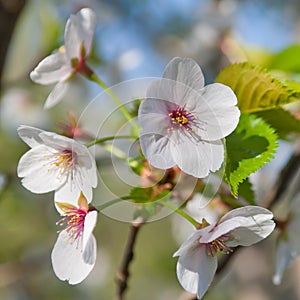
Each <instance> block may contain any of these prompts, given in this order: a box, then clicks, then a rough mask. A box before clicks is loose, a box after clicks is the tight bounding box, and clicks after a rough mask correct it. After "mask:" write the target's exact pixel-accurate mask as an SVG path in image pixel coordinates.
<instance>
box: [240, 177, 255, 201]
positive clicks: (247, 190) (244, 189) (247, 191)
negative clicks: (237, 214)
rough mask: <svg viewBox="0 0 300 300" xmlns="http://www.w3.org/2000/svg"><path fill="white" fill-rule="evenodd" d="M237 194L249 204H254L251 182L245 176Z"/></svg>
mask: <svg viewBox="0 0 300 300" xmlns="http://www.w3.org/2000/svg"><path fill="white" fill-rule="evenodd" d="M239 195H240V196H242V197H243V198H244V199H245V201H246V202H247V203H248V204H250V205H256V202H255V194H254V191H253V189H252V183H251V182H250V181H249V179H248V178H246V179H245V180H244V181H243V182H242V183H241V184H240V186H239Z"/></svg>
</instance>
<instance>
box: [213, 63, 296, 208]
mask: <svg viewBox="0 0 300 300" xmlns="http://www.w3.org/2000/svg"><path fill="white" fill-rule="evenodd" d="M217 82H220V83H223V84H226V85H228V86H230V87H231V88H232V89H233V91H234V92H235V94H236V95H237V98H238V106H239V108H240V110H241V113H242V114H241V118H240V122H239V124H238V126H237V128H236V129H235V131H234V132H233V133H232V134H231V135H230V136H228V137H227V138H226V148H227V158H226V166H225V181H226V182H227V183H228V185H229V188H230V191H231V193H232V194H233V195H234V196H235V197H237V196H238V195H239V194H242V196H243V197H244V198H245V199H246V200H247V201H248V202H249V203H251V204H254V203H255V202H254V196H253V192H252V191H251V185H250V184H249V182H247V181H246V179H247V178H248V176H249V175H250V174H252V173H254V172H256V171H257V170H258V169H260V168H261V167H262V166H263V165H264V164H265V163H267V162H269V161H270V160H271V159H272V158H273V155H274V153H275V151H276V148H277V144H278V139H279V138H281V139H285V138H286V137H287V136H288V135H289V134H291V133H293V132H296V133H297V132H300V121H299V119H297V118H296V117H295V116H293V115H292V114H291V113H290V112H289V111H288V110H286V109H284V108H283V106H284V105H286V104H289V103H291V102H294V101H296V100H299V99H300V90H299V89H298V87H297V85H295V84H292V83H291V82H288V81H282V80H279V79H276V78H275V77H274V76H273V75H272V74H271V73H270V72H268V71H267V70H266V69H263V68H261V67H258V66H256V65H252V64H250V63H248V62H245V63H237V64H233V65H230V66H229V67H227V68H226V69H224V70H223V71H221V72H220V74H219V76H218V77H217ZM241 183H244V184H242V185H241Z"/></svg>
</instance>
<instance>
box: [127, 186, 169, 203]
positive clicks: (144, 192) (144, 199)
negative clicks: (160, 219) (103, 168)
mask: <svg viewBox="0 0 300 300" xmlns="http://www.w3.org/2000/svg"><path fill="white" fill-rule="evenodd" d="M129 195H130V197H131V199H132V201H133V202H134V203H151V202H155V201H157V200H161V199H163V198H164V200H165V201H166V200H168V198H169V197H170V191H169V190H164V191H162V192H161V193H159V194H156V193H155V191H154V189H153V187H149V188H141V187H134V188H133V189H131V191H130V194H129Z"/></svg>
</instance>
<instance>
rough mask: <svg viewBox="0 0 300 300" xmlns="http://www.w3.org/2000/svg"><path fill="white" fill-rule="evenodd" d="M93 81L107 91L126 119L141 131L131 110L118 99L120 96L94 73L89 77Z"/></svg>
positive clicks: (137, 130)
mask: <svg viewBox="0 0 300 300" xmlns="http://www.w3.org/2000/svg"><path fill="white" fill-rule="evenodd" d="M89 78H90V79H91V80H92V81H94V82H96V83H97V84H98V85H99V86H100V87H102V88H103V89H104V90H105V92H106V93H107V94H108V95H109V96H110V97H111V98H112V99H113V100H114V102H115V103H116V104H117V105H118V107H119V108H120V109H121V111H122V113H123V115H124V116H125V117H126V119H127V120H128V121H129V122H130V124H131V125H132V127H134V129H135V131H136V132H139V127H138V125H137V124H136V122H135V121H134V119H133V118H132V116H131V114H130V113H129V111H128V110H127V109H126V108H125V106H124V105H123V104H122V103H121V101H120V100H119V99H118V97H117V96H116V95H115V94H114V93H113V92H112V90H111V89H110V88H109V87H108V86H107V85H106V84H105V83H104V82H103V81H102V80H101V79H100V78H99V77H98V76H97V75H96V74H95V73H93V74H92V75H91V76H90V77H89Z"/></svg>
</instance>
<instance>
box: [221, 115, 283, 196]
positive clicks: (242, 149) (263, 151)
mask: <svg viewBox="0 0 300 300" xmlns="http://www.w3.org/2000/svg"><path fill="white" fill-rule="evenodd" d="M276 148H277V135H276V133H275V132H274V129H273V128H271V127H270V126H269V125H268V124H267V123H265V122H264V121H263V120H262V119H261V118H258V117H256V116H255V115H248V114H242V115H241V118H240V122H239V124H238V126H237V128H236V129H235V131H234V132H233V133H231V134H230V135H229V136H228V137H227V138H226V149H227V158H226V166H225V180H226V182H227V183H228V185H229V187H230V190H231V193H232V194H233V195H234V196H236V197H237V195H238V190H239V185H240V183H242V182H243V181H244V180H245V179H246V178H247V177H248V176H249V175H250V174H252V173H254V172H255V171H256V170H258V169H259V168H261V167H262V166H263V165H264V164H265V163H267V162H269V161H270V160H271V159H272V158H273V154H274V152H275V149H276Z"/></svg>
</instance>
